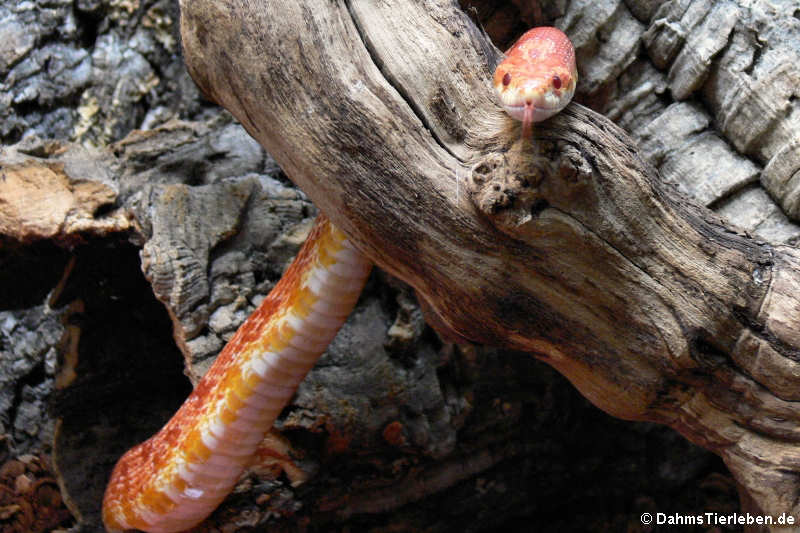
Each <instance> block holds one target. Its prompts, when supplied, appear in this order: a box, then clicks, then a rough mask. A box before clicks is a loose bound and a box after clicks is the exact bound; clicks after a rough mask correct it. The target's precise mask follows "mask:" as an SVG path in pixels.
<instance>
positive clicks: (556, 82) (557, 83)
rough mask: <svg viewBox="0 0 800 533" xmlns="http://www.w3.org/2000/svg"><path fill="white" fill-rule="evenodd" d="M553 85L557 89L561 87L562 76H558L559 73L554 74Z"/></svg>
mask: <svg viewBox="0 0 800 533" xmlns="http://www.w3.org/2000/svg"><path fill="white" fill-rule="evenodd" d="M553 87H554V88H556V89H560V88H561V78H559V77H558V74H555V75H554V76H553Z"/></svg>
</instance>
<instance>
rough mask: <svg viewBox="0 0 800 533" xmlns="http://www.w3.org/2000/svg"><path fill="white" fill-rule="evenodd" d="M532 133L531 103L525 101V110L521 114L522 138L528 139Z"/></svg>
mask: <svg viewBox="0 0 800 533" xmlns="http://www.w3.org/2000/svg"><path fill="white" fill-rule="evenodd" d="M532 133H533V104H532V103H531V102H525V111H523V114H522V138H523V139H530V138H531V134H532Z"/></svg>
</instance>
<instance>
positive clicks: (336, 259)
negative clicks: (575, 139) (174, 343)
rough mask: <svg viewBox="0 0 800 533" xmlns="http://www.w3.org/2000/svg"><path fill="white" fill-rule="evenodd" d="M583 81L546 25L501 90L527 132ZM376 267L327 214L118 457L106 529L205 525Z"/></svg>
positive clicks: (518, 46)
mask: <svg viewBox="0 0 800 533" xmlns="http://www.w3.org/2000/svg"><path fill="white" fill-rule="evenodd" d="M576 79H577V73H576V70H575V56H574V51H573V49H572V45H571V44H570V42H569V40H568V39H567V37H566V36H565V35H564V34H563V33H562V32H561V31H560V30H557V29H555V28H548V27H540V28H534V29H533V30H530V31H529V32H527V33H526V34H525V35H523V36H522V37H521V38H520V39H519V40H518V41H517V42H516V43H515V44H514V45H513V46H512V47H511V48H510V49H509V51H508V53H507V57H506V59H505V60H504V61H503V62H502V63H501V64H500V65H498V67H497V70H496V71H495V75H494V86H495V90H496V92H497V94H498V98H499V101H500V103H501V104H502V106H503V108H504V109H505V110H506V112H508V114H509V115H511V116H512V117H513V118H515V119H517V120H521V121H522V133H523V136H524V137H528V136H529V135H530V131H531V125H532V123H533V122H537V121H540V120H544V119H546V118H548V117H549V116H552V115H553V114H555V113H557V112H558V111H560V110H561V109H562V108H563V107H564V106H565V105H566V104H567V103H568V102H569V100H570V99H571V98H572V94H573V93H574V90H575V83H576ZM371 266H372V265H371V262H370V261H369V259H367V257H366V256H364V255H363V254H362V253H361V252H359V251H358V250H357V249H356V248H355V247H354V246H353V244H352V243H351V242H350V241H349V240H348V239H347V237H346V236H345V235H344V234H343V233H342V232H340V231H339V230H338V229H336V228H335V227H334V226H333V225H332V224H331V223H330V221H329V220H328V219H327V217H325V216H324V215H320V216H319V217H318V218H317V221H316V222H315V225H314V228H313V229H312V231H311V233H310V234H309V237H308V239H307V240H306V243H305V244H304V245H303V247H302V249H301V250H300V252H299V253H298V255H297V257H296V258H295V259H294V261H293V263H292V264H291V266H290V267H289V268H288V269H287V271H286V273H285V274H284V276H283V277H282V278H281V280H280V281H279V282H278V284H277V285H276V286H275V288H274V289H273V290H272V291H271V292H270V294H269V295H268V296H267V297H266V298H265V300H264V302H263V303H262V304H261V306H260V307H259V308H258V309H257V310H256V311H255V312H254V313H253V314H252V315H251V316H250V317H249V318H248V319H247V320H246V321H245V323H244V324H242V326H241V327H240V328H239V330H238V331H237V332H236V334H235V335H234V337H233V338H232V339H231V340H230V341H229V342H228V344H227V345H226V346H225V348H224V349H223V351H222V352H221V353H220V355H219V356H218V357H217V359H216V360H215V362H214V364H213V365H212V367H211V368H210V369H209V371H208V372H207V373H206V375H205V376H204V377H203V379H202V380H201V381H200V382H199V383H198V385H197V387H196V388H195V390H194V391H193V392H192V394H191V395H190V396H189V398H187V400H186V401H185V402H184V404H183V405H182V406H181V408H180V409H179V410H178V412H177V413H176V414H175V415H174V416H173V417H172V419H170V421H169V422H168V423H167V424H166V425H165V426H164V427H163V428H162V429H161V430H160V431H159V432H158V433H157V434H156V435H154V436H153V437H151V438H150V439H148V440H147V441H145V442H144V443H142V444H140V445H138V446H136V447H134V448H133V449H131V450H129V451H128V452H127V453H126V454H125V455H123V456H122V458H121V459H120V460H119V462H118V463H117V465H116V466H115V468H114V471H113V473H112V476H111V480H110V481H109V484H108V487H107V489H106V493H105V497H104V499H103V521H104V523H105V526H106V528H107V529H108V530H109V531H120V530H126V529H140V530H143V531H148V532H152V533H156V532H164V533H168V532H175V531H183V530H185V529H188V528H190V527H192V526H194V525H196V524H198V523H199V522H201V521H202V520H203V519H205V518H206V517H207V516H208V515H209V514H210V513H211V512H212V511H213V510H214V509H215V508H216V507H217V506H218V505H219V503H220V502H221V501H222V500H223V499H224V498H225V497H226V496H227V495H228V493H229V492H230V491H231V490H232V489H233V487H234V485H235V484H236V482H237V480H238V479H239V477H240V476H241V474H242V473H243V472H244V471H245V470H246V468H247V466H248V463H249V461H250V460H251V458H252V455H253V454H254V453H255V451H256V448H257V446H258V445H259V443H260V442H261V441H262V440H263V439H264V436H265V434H266V433H267V431H268V430H269V429H270V428H271V426H272V424H273V422H274V421H275V419H276V418H277V416H278V415H279V414H280V412H281V410H282V409H283V407H284V406H285V405H286V404H288V402H289V401H290V399H291V397H292V396H293V394H294V391H295V390H296V388H297V386H298V385H299V383H300V381H302V379H303V377H304V376H305V374H306V373H307V372H308V371H309V370H310V369H311V368H312V367H313V366H314V364H315V362H316V360H317V359H318V358H319V356H320V355H321V354H322V353H323V352H324V351H325V349H326V347H327V345H328V344H329V342H330V341H331V340H332V339H333V337H334V336H335V335H336V332H337V331H338V330H339V328H340V327H341V325H342V324H343V323H344V320H345V319H346V317H347V315H348V314H349V313H350V311H351V309H352V307H353V306H354V305H355V302H356V300H357V299H358V296H359V293H360V292H361V288H362V287H363V284H364V283H365V281H366V277H367V276H368V274H369V271H370V269H371Z"/></svg>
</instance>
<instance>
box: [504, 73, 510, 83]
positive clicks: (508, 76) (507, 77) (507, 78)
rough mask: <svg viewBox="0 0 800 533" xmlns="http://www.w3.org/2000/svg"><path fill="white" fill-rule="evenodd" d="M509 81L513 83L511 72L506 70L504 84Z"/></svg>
mask: <svg viewBox="0 0 800 533" xmlns="http://www.w3.org/2000/svg"><path fill="white" fill-rule="evenodd" d="M509 83H511V74H509V73H508V72H506V75H505V76H503V85H504V86H505V85H508V84H509Z"/></svg>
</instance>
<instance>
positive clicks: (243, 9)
mask: <svg viewBox="0 0 800 533" xmlns="http://www.w3.org/2000/svg"><path fill="white" fill-rule="evenodd" d="M181 9H182V34H183V39H184V49H185V54H186V61H187V64H188V67H189V70H190V72H191V74H192V76H193V78H194V79H195V80H196V82H197V83H198V84H199V86H200V87H201V89H202V90H203V91H204V93H205V94H206V95H207V96H209V97H210V98H212V99H214V100H215V101H217V102H218V103H220V104H221V105H223V106H225V107H226V108H228V109H229V110H230V111H231V112H232V113H233V114H234V115H235V116H236V117H237V118H238V119H239V120H240V121H241V122H242V123H243V124H244V126H245V127H246V128H247V130H248V131H249V132H250V133H251V135H253V137H255V138H256V139H257V140H258V141H259V142H260V143H261V144H262V145H263V146H264V147H265V148H266V149H267V150H268V151H269V152H270V153H271V154H272V155H273V156H274V157H275V159H276V160H277V161H278V163H279V164H280V165H281V166H282V168H283V169H284V170H285V171H286V172H287V174H288V175H289V176H290V177H291V178H292V180H294V181H295V183H297V184H298V185H299V186H300V187H301V188H302V189H303V190H304V191H305V192H306V193H307V194H308V195H309V196H310V197H311V198H312V200H313V201H314V203H315V204H316V205H317V206H318V207H319V208H320V209H322V210H323V211H324V212H325V213H327V214H328V216H330V218H331V219H332V220H333V221H334V222H335V223H336V224H337V225H338V226H339V227H341V228H342V229H343V230H344V231H345V232H347V233H348V234H349V235H350V236H351V237H352V238H353V239H354V240H355V241H356V242H357V243H358V244H359V245H360V247H361V248H362V249H363V251H364V252H365V253H367V254H368V255H369V256H370V257H371V258H372V259H373V260H374V261H375V262H376V263H377V264H378V265H379V266H380V267H382V268H384V269H386V270H388V271H390V272H392V273H393V274H395V275H397V276H399V277H400V278H402V279H403V280H405V281H407V282H408V283H410V284H411V285H412V286H413V287H414V288H415V289H416V290H417V291H418V293H419V294H420V295H421V296H422V297H423V298H424V299H425V300H426V301H427V303H428V304H429V305H430V306H431V307H432V308H433V309H434V310H435V312H436V313H437V314H438V316H439V318H440V319H441V320H442V321H443V322H444V323H445V324H446V325H447V326H448V327H449V328H450V329H452V330H454V331H455V332H457V333H458V334H459V335H461V336H462V337H465V338H467V339H470V340H472V341H476V342H482V343H488V344H494V345H498V346H504V347H510V348H515V349H522V350H526V351H529V352H531V353H534V354H535V355H536V356H538V357H540V358H542V359H543V360H545V361H547V362H549V363H550V364H551V365H553V366H554V367H555V368H557V369H558V370H559V371H560V372H561V373H563V374H564V375H565V376H567V377H568V378H569V379H570V380H571V381H572V382H573V383H574V384H575V385H576V387H577V388H578V389H579V390H580V391H581V392H582V393H583V394H584V395H585V396H586V397H588V398H589V399H590V400H591V401H592V402H593V403H595V404H596V405H597V406H599V407H600V408H602V409H604V410H605V411H607V412H609V413H611V414H613V415H615V416H619V417H622V418H626V419H636V420H650V421H656V422H660V423H664V424H667V425H670V426H671V427H673V428H675V429H676V430H677V431H679V432H680V433H682V434H683V435H684V436H686V437H687V438H688V439H689V440H691V441H693V442H695V443H698V444H700V445H702V446H704V447H706V448H708V449H711V450H713V451H715V452H717V453H718V454H719V455H720V456H721V457H722V458H723V459H724V460H725V462H726V464H727V465H728V466H729V467H730V469H731V471H732V472H733V474H734V476H735V477H736V479H737V481H738V482H739V483H740V484H741V485H742V486H743V487H744V488H745V489H746V492H747V496H748V497H749V498H751V499H752V501H753V502H754V504H753V505H754V507H755V509H757V510H758V511H760V512H763V513H765V514H770V515H773V516H778V515H780V514H781V513H788V514H792V515H794V516H800V504H798V502H797V501H796V498H795V494H796V493H797V491H798V489H800V486H798V481H797V479H798V476H797V474H798V472H799V471H800V445H798V442H800V432H799V431H798V429H797V428H798V421H799V420H800V408H798V404H797V400H798V399H800V393H799V392H798V390H800V389H798V381H799V380H800V378H799V377H798V376H800V371H799V367H798V361H800V332H799V331H800V328H798V327H797V326H798V323H799V322H800V252H798V250H797V249H796V248H792V247H788V246H779V245H771V244H770V243H767V242H763V241H758V240H755V239H753V238H752V237H750V236H749V235H747V234H746V233H744V232H742V231H739V230H736V229H734V228H731V227H728V226H726V225H725V224H724V223H723V222H722V221H721V220H720V219H719V218H718V217H717V216H716V215H714V214H713V213H711V212H710V211H707V210H705V209H704V208H701V207H697V206H695V205H693V204H692V203H691V202H689V201H687V200H685V199H684V198H683V197H682V196H681V195H680V194H679V193H678V192H677V191H675V190H673V189H671V188H668V187H666V186H664V185H663V184H662V182H661V181H660V180H659V178H658V176H657V175H656V174H655V172H654V171H653V170H652V169H651V168H650V167H649V166H648V165H647V164H645V163H644V162H643V160H642V158H641V157H640V156H639V155H638V154H637V148H636V147H635V146H634V145H633V143H632V141H631V140H630V139H629V138H628V137H627V136H626V135H625V134H624V133H623V132H622V131H621V130H620V129H619V128H617V127H616V126H614V124H612V123H611V122H610V121H609V120H607V119H605V118H604V117H602V116H600V115H598V114H596V113H594V112H592V111H590V110H588V109H586V108H583V107H581V106H580V105H577V104H573V105H571V106H570V107H568V108H567V110H565V111H564V112H563V113H561V114H560V115H559V116H558V117H556V118H554V119H553V120H550V121H548V122H547V123H546V124H545V125H543V126H542V127H541V128H539V129H538V130H537V131H536V132H535V139H534V141H533V142H532V143H526V142H523V141H520V140H519V129H518V126H517V125H516V124H514V123H513V122H512V121H511V119H509V118H507V117H506V116H505V115H504V114H503V113H502V111H501V110H500V109H499V108H498V107H497V106H496V104H495V103H494V99H493V96H492V94H491V88H490V83H489V80H490V76H491V72H492V70H493V68H494V65H495V64H496V61H497V59H498V52H497V51H496V49H495V48H494V47H493V46H492V45H491V44H490V43H489V41H488V40H487V38H486V37H485V36H484V35H483V34H482V33H481V32H480V30H478V29H477V28H476V27H475V26H474V25H473V24H472V22H471V21H470V20H469V19H468V18H467V17H466V15H464V14H463V13H462V12H460V11H459V10H458V9H456V7H455V6H454V5H452V4H451V3H449V2H435V1H433V0H431V1H427V2H422V1H421V2H409V1H403V0H394V1H387V2H380V3H378V2H361V1H352V2H338V3H334V2H314V1H311V0H307V1H298V2H292V3H286V2H277V1H269V0H259V1H257V2H256V1H248V2H217V1H214V0H192V1H191V2H190V1H182V2H181Z"/></svg>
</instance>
